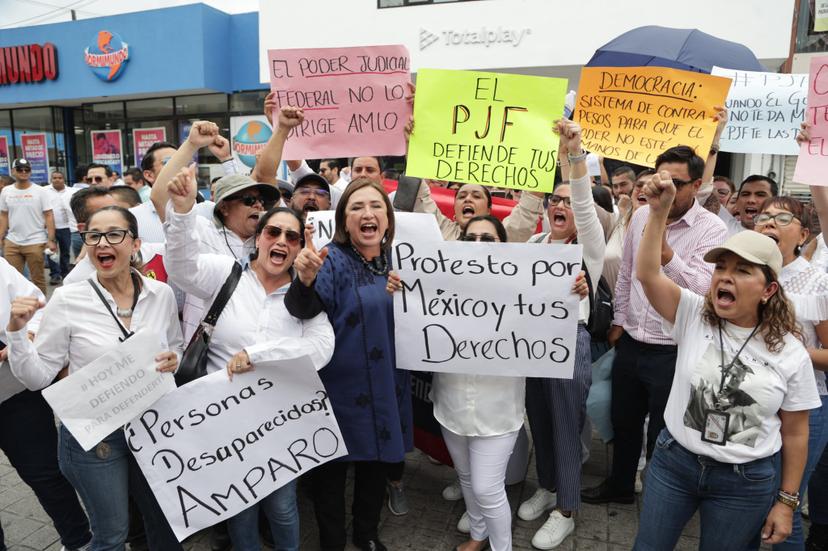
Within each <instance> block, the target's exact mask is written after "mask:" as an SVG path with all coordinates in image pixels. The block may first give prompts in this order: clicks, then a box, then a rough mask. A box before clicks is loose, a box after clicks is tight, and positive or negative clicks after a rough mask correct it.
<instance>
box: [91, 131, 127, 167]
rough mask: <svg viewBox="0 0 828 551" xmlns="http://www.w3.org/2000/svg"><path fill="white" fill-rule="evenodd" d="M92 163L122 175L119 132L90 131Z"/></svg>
mask: <svg viewBox="0 0 828 551" xmlns="http://www.w3.org/2000/svg"><path fill="white" fill-rule="evenodd" d="M89 135H90V137H91V139H92V162H93V163H98V164H102V165H106V166H108V167H109V168H111V169H112V170H114V171H115V172H117V173H118V174H120V175H122V176H123V174H124V150H123V144H122V142H121V131H120V130H91V131H90V132H89Z"/></svg>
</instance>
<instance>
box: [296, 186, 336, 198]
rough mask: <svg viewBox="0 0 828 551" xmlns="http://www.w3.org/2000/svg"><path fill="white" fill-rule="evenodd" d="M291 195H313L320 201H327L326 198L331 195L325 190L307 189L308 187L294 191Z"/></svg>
mask: <svg viewBox="0 0 828 551" xmlns="http://www.w3.org/2000/svg"><path fill="white" fill-rule="evenodd" d="M293 193H294V194H295V195H302V196H308V195H311V194H313V195H316V196H317V197H319V198H320V199H327V198H328V197H330V196H331V193H330V192H329V191H328V190H327V189H319V188H309V187H300V188H299V189H297V190H294V192H293Z"/></svg>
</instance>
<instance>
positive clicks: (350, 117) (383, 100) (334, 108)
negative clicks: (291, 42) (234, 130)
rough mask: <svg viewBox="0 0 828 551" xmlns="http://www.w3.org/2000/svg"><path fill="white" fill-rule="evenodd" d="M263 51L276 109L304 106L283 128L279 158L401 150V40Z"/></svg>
mask: <svg viewBox="0 0 828 551" xmlns="http://www.w3.org/2000/svg"><path fill="white" fill-rule="evenodd" d="M267 54H268V61H269V64H268V67H269V69H270V89H271V90H273V91H274V92H275V93H276V97H275V99H276V104H277V108H281V107H284V106H291V107H300V108H302V109H303V110H304V112H305V120H304V121H303V122H302V124H300V125H299V126H297V127H296V128H294V129H293V130H291V132H290V139H289V140H288V141H287V143H286V144H285V149H284V154H283V155H282V157H283V158H284V159H319V158H326V157H357V156H359V155H405V135H404V134H403V129H404V128H405V125H406V124H407V123H408V119H409V116H410V115H411V107H410V105H409V104H408V102H407V101H406V100H405V96H406V95H408V93H409V90H408V83H409V82H410V81H411V75H410V72H409V71H410V67H411V60H410V59H409V56H408V50H407V49H406V47H405V46H402V45H394V46H366V47H359V48H301V49H293V50H268V52H267ZM276 116H277V114H276V113H274V120H275V118H276ZM274 124H275V123H274Z"/></svg>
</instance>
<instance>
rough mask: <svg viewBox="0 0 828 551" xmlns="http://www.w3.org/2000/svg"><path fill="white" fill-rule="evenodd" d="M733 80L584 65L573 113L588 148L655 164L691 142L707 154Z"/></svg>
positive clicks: (670, 71)
mask: <svg viewBox="0 0 828 551" xmlns="http://www.w3.org/2000/svg"><path fill="white" fill-rule="evenodd" d="M730 83H731V80H730V79H729V78H724V77H714V76H710V75H707V74H704V73H693V72H690V71H681V70H679V69H666V68H664V67H584V69H583V70H581V83H580V86H579V87H578V99H577V101H576V104H575V112H574V113H573V118H574V120H575V121H577V122H578V123H580V125H581V127H582V128H583V137H582V141H583V144H584V149H586V150H587V151H591V152H593V153H596V154H598V155H602V156H604V157H609V158H611V159H618V160H620V161H627V162H629V163H633V164H637V165H644V166H653V165H654V164H655V160H656V157H658V155H659V154H660V153H662V152H663V151H665V150H666V149H669V148H671V147H674V146H677V145H688V146H690V147H692V148H694V149H695V150H696V153H697V154H698V155H699V156H701V157H702V158H703V159H706V158H707V154H708V152H709V151H710V144H711V143H712V142H713V133H714V132H715V130H716V123H715V121H714V120H713V116H714V115H715V113H716V112H715V111H714V110H713V107H714V106H716V105H720V106H724V104H725V99H726V98H727V93H728V90H729V89H730Z"/></svg>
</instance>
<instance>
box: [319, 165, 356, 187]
mask: <svg viewBox="0 0 828 551" xmlns="http://www.w3.org/2000/svg"><path fill="white" fill-rule="evenodd" d="M319 175H320V176H322V177H323V178H325V180H327V181H328V184H329V185H330V186H331V187H335V188H336V189H338V190H339V191H341V192H343V193H344V192H345V188H347V187H348V184H349V181H348V180H345V179H343V178H341V177H340V176H339V161H337V160H336V159H325V160H324V161H322V162H320V163H319Z"/></svg>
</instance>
